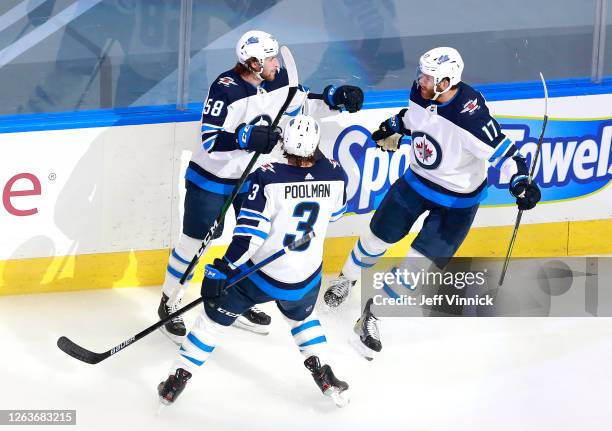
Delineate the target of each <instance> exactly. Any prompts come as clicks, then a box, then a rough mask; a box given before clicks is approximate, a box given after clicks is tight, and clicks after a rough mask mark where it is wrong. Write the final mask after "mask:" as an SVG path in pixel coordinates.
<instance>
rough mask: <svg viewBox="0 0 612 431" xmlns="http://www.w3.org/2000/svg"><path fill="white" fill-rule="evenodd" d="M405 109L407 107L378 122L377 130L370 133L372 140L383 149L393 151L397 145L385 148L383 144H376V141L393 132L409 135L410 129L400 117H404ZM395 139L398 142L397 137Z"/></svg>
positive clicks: (389, 135) (385, 137)
mask: <svg viewBox="0 0 612 431" xmlns="http://www.w3.org/2000/svg"><path fill="white" fill-rule="evenodd" d="M406 111H407V109H406V108H404V109H402V110H401V111H400V112H399V114H397V115H394V116H393V117H391V118H388V119H386V120H385V121H383V122H382V123H380V126H378V130H375V131H374V132H373V133H372V140H373V141H375V142H376V143H377V145H379V146H381V147H382V148H383V149H384V150H392V151H395V150H396V149H397V146H396V148H386V146H385V145H380V144H378V141H383V140H385V139H387V138H389V137H391V136H393V135H395V134H399V135H402V136H405V135H410V130H408V129H406V127H404V122H403V121H402V118H403V117H404V114H405V113H406ZM397 141H398V142H399V139H397Z"/></svg>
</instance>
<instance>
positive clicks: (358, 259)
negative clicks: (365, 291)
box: [342, 229, 392, 281]
mask: <svg viewBox="0 0 612 431" xmlns="http://www.w3.org/2000/svg"><path fill="white" fill-rule="evenodd" d="M391 245H392V244H389V243H388V242H385V241H383V240H382V239H380V238H378V237H377V236H376V235H374V234H373V233H372V231H370V230H369V229H368V232H367V233H365V234H363V235H361V236H360V237H359V239H358V240H357V243H356V244H355V246H354V247H353V250H352V251H351V254H350V255H349V257H348V258H347V259H346V262H345V263H344V267H343V268H342V274H343V275H344V276H345V277H346V278H348V279H349V280H351V281H355V280H358V279H359V277H360V273H361V270H362V269H364V268H370V267H372V266H374V264H376V261H377V260H378V258H379V257H381V256H382V255H383V254H385V251H387V249H388V248H389V247H391Z"/></svg>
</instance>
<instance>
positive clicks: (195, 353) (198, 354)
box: [179, 338, 212, 361]
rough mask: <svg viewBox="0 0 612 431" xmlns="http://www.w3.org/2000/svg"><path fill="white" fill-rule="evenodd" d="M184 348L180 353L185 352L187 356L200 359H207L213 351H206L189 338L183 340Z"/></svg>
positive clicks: (182, 345)
mask: <svg viewBox="0 0 612 431" xmlns="http://www.w3.org/2000/svg"><path fill="white" fill-rule="evenodd" d="M181 347H182V348H183V350H180V351H179V353H184V354H186V355H187V356H191V357H192V358H195V359H197V360H200V361H206V360H207V359H208V357H209V356H210V354H211V353H212V352H205V351H204V350H202V349H200V348H199V347H198V346H196V345H194V344H193V343H192V342H191V341H189V340H188V339H187V338H185V339H184V340H183V344H181Z"/></svg>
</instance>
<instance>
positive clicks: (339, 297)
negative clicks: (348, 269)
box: [323, 274, 355, 309]
mask: <svg viewBox="0 0 612 431" xmlns="http://www.w3.org/2000/svg"><path fill="white" fill-rule="evenodd" d="M354 285H355V281H351V280H349V279H348V278H346V277H345V276H344V275H342V274H340V275H339V276H338V278H335V279H333V280H332V281H331V282H330V283H329V288H328V289H327V290H326V291H325V294H324V295H323V300H324V301H325V304H326V305H327V306H328V307H329V308H330V309H335V308H338V307H339V306H340V304H342V303H343V302H344V301H345V300H346V298H348V296H349V293H350V292H351V287H353V286H354Z"/></svg>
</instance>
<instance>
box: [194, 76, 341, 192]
mask: <svg viewBox="0 0 612 431" xmlns="http://www.w3.org/2000/svg"><path fill="white" fill-rule="evenodd" d="M288 85H289V79H288V76H287V71H286V70H285V69H281V70H280V71H279V73H278V74H277V76H276V78H275V79H274V81H272V82H268V81H264V82H262V84H261V85H260V86H259V87H255V86H253V85H252V84H250V83H248V82H246V81H245V80H243V79H242V78H241V77H240V75H239V74H238V73H236V72H235V71H234V70H228V71H227V72H224V73H222V74H221V75H219V76H218V77H217V79H216V80H215V81H214V82H213V83H212V85H211V86H210V89H209V93H208V97H207V98H206V101H205V102H204V108H203V111H202V122H201V127H202V145H201V147H200V148H199V149H198V150H197V151H195V152H194V154H193V156H192V158H191V161H190V163H189V167H188V168H187V172H186V175H185V179H187V180H189V181H191V182H192V183H194V184H196V185H197V186H198V187H200V188H202V189H204V190H208V191H211V192H213V193H218V194H230V193H231V192H232V190H233V187H234V185H235V184H236V182H237V180H238V178H240V176H241V175H242V173H243V172H244V169H245V168H246V166H247V165H248V163H249V161H250V160H251V157H252V154H251V153H250V152H248V151H245V150H242V149H239V146H238V144H237V142H236V138H235V135H234V133H235V131H236V128H237V127H238V126H240V125H241V124H245V123H246V124H257V125H262V124H272V122H273V121H274V118H275V117H276V115H277V114H278V111H279V110H280V108H281V107H282V105H283V103H284V102H285V100H286V98H287V92H288V91H289V86H288ZM317 96H318V97H317ZM303 111H306V112H307V113H308V114H309V115H312V116H315V117H324V116H327V115H332V114H334V113H337V112H338V111H333V110H331V109H330V108H329V107H328V106H327V105H326V104H325V102H324V101H323V99H322V98H321V96H320V95H313V94H309V92H308V90H307V89H305V88H304V87H302V86H299V88H298V91H297V93H296V95H295V96H294V97H293V99H292V101H291V102H290V104H289V106H288V108H287V110H286V111H285V113H286V117H285V119H286V118H287V116H295V115H297V114H298V113H300V112H303ZM281 127H282V121H281ZM262 159H264V160H265V158H262ZM261 163H263V161H262V162H260V163H259V164H261ZM247 187H248V184H246V183H245V187H244V188H243V190H241V191H245V190H246V188H247Z"/></svg>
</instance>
